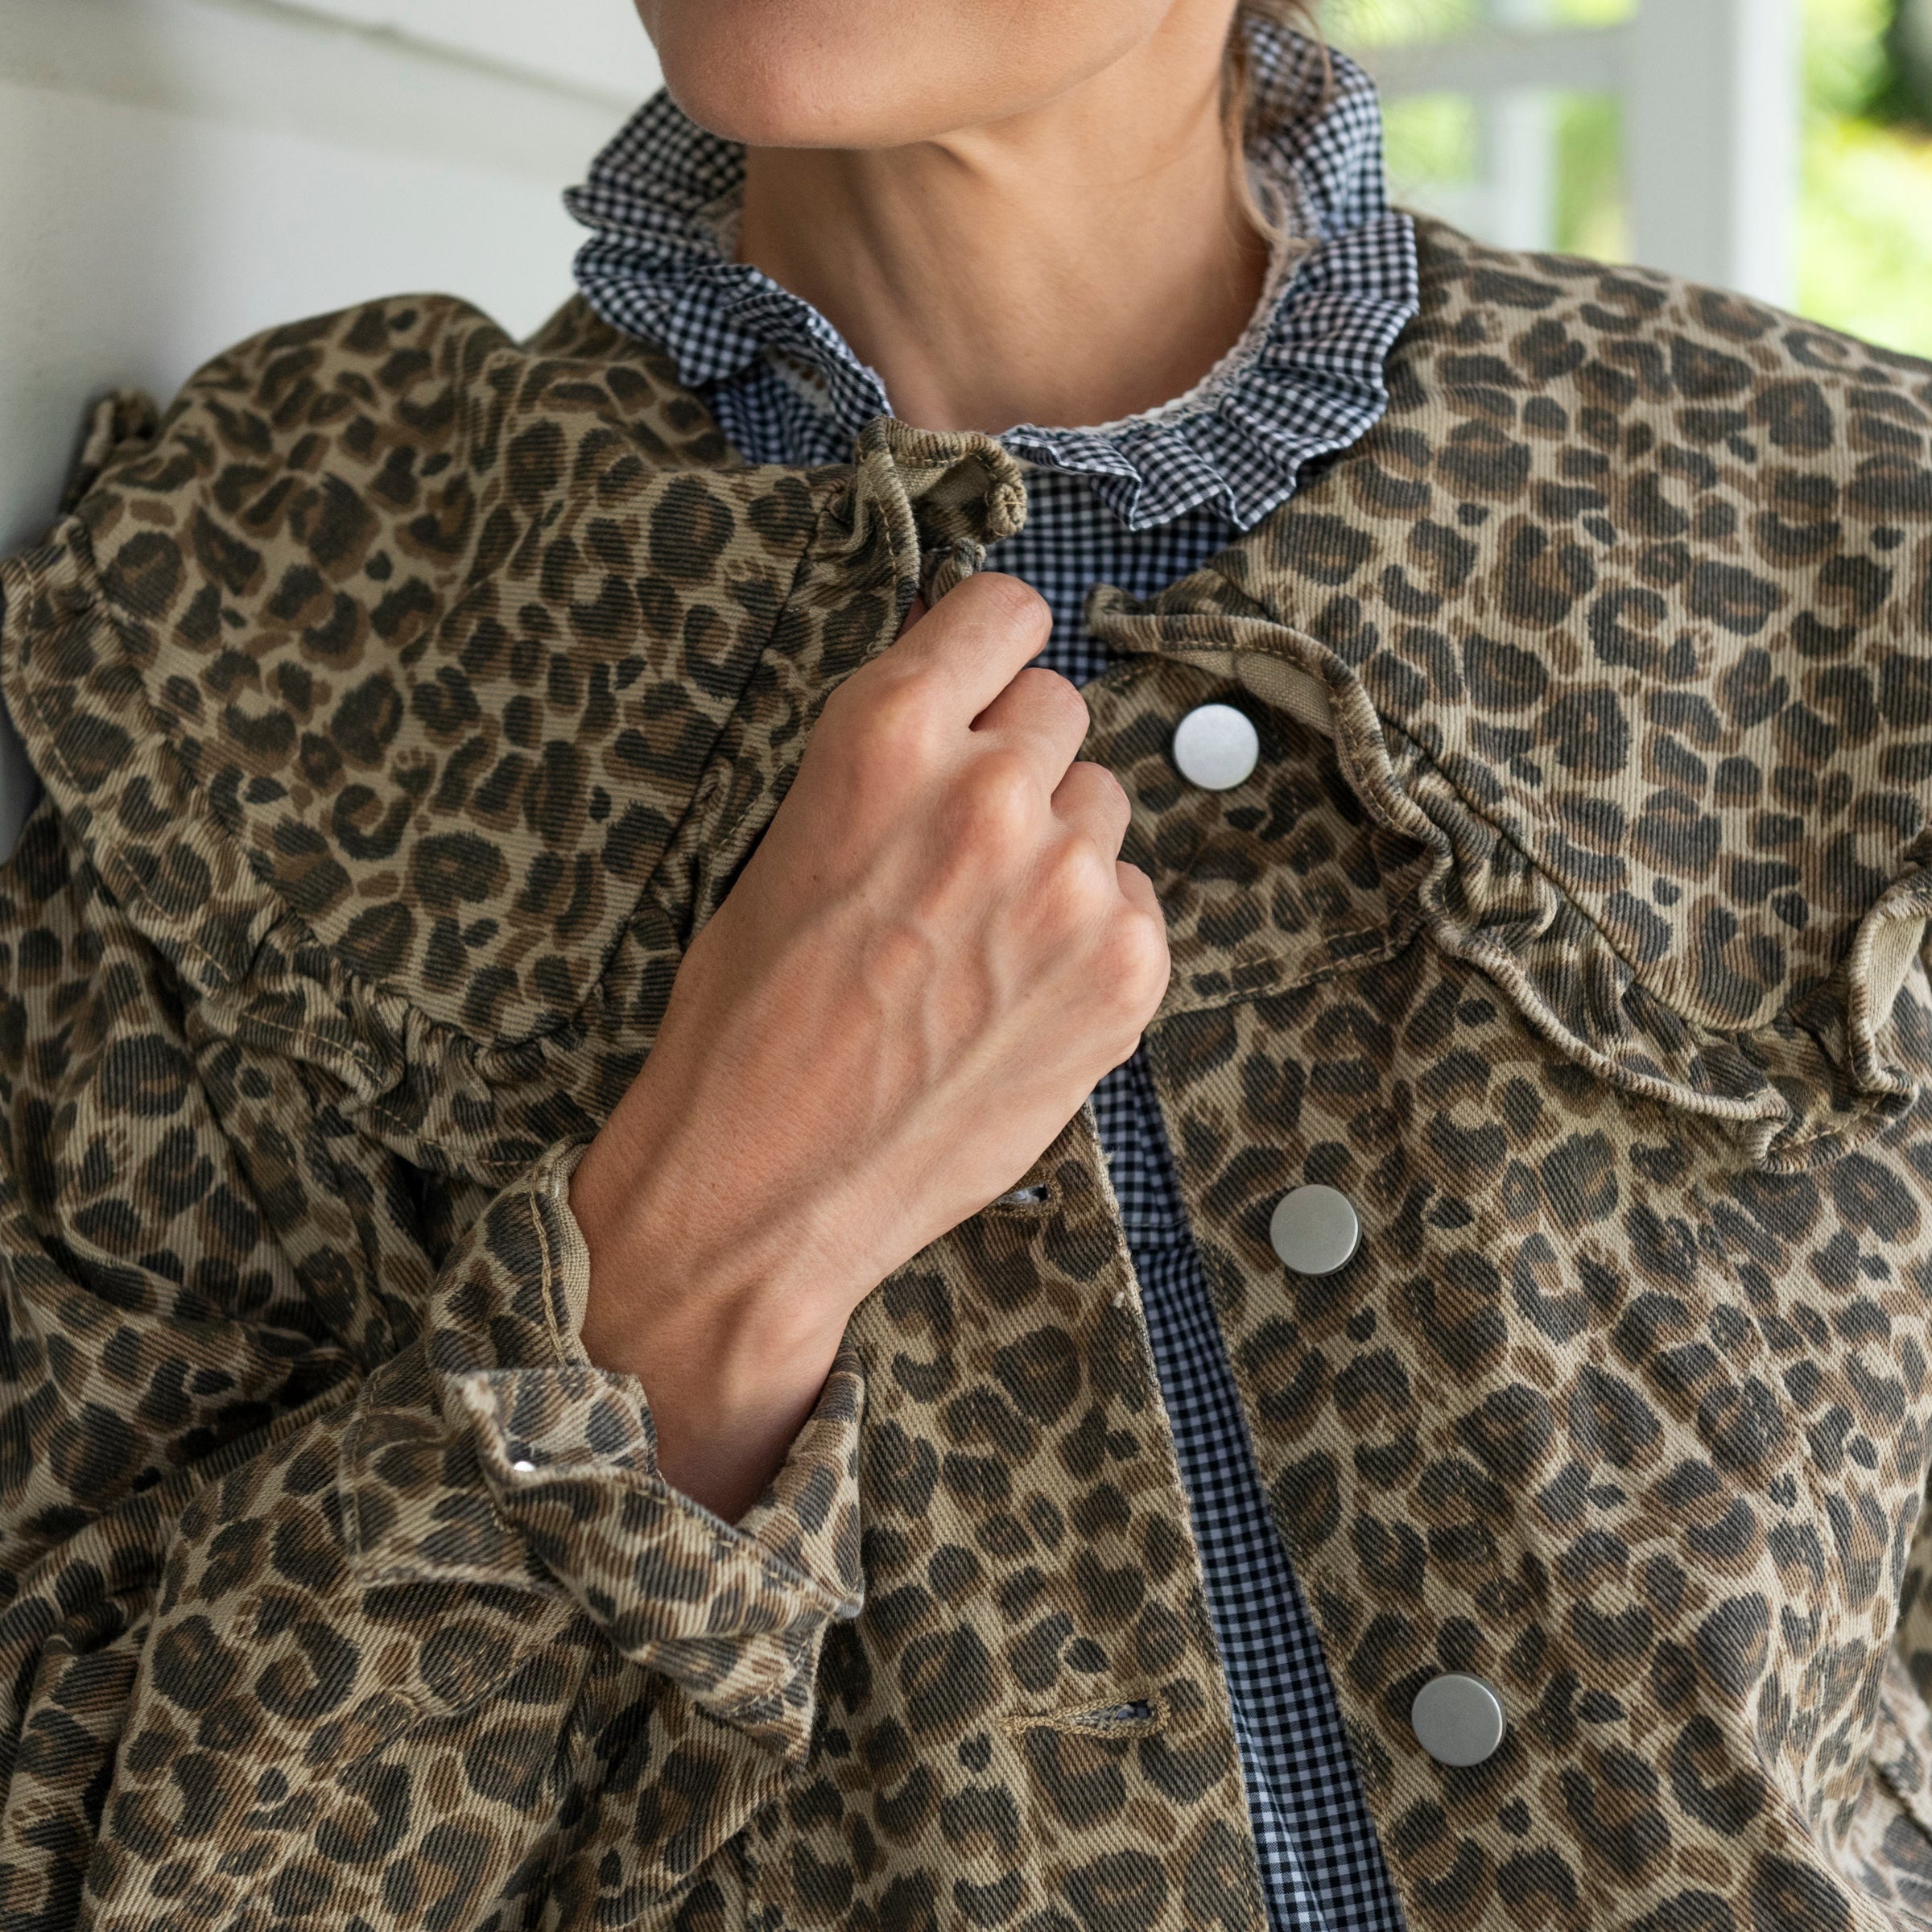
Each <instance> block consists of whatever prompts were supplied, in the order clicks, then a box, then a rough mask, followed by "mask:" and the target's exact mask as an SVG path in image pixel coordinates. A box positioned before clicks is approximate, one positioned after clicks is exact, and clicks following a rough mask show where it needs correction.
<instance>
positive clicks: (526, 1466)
mask: <svg viewBox="0 0 1932 1932" xmlns="http://www.w3.org/2000/svg"><path fill="white" fill-rule="evenodd" d="M510 1468H513V1469H514V1470H515V1471H516V1472H517V1474H518V1476H535V1474H536V1472H537V1466H536V1464H535V1463H533V1462H531V1461H530V1459H529V1458H528V1457H527V1456H521V1455H520V1456H518V1458H517V1459H516V1460H515V1461H514V1463H511V1464H510Z"/></svg>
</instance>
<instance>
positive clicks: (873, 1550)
mask: <svg viewBox="0 0 1932 1932" xmlns="http://www.w3.org/2000/svg"><path fill="white" fill-rule="evenodd" d="M645 11H646V24H647V26H648V27H649V28H650V31H651V33H652V35H653V37H654V39H655V41H656V43H657V45H658V52H659V54H660V56H661V57H662V60H663V65H664V68H665V72H666V75H667V81H668V84H669V87H670V90H671V98H672V99H675V101H677V102H678V103H679V105H678V106H675V107H674V106H672V105H671V103H670V101H665V100H660V101H658V102H654V103H653V104H651V105H649V106H647V107H646V109H644V111H643V113H642V115H641V116H640V117H639V119H638V122H636V123H635V124H634V126H633V128H632V129H630V130H626V132H625V134H623V135H621V136H620V137H619V138H618V140H617V142H615V143H614V144H613V147H612V148H611V149H610V150H609V151H608V152H607V153H606V155H605V156H604V157H602V158H601V160H600V161H599V163H598V164H597V167H596V168H595V169H594V170H593V172H592V179H591V181H590V183H589V184H588V186H587V187H586V188H584V190H583V191H580V195H579V196H578V199H577V203H576V205H577V208H578V212H579V213H580V215H582V216H583V217H584V218H585V219H586V220H587V221H588V222H589V223H590V224H591V225H592V227H593V228H594V229H596V230H597V233H596V235H595V237H593V240H592V243H591V244H590V246H588V248H587V249H586V250H585V251H584V256H583V258H582V259H581V261H580V280H581V282H582V284H583V289H584V295H583V298H582V299H580V300H579V301H577V302H576V303H572V305H571V306H570V307H569V308H566V309H565V310H564V312H562V313H561V314H560V315H559V316H558V317H557V318H556V319H555V320H554V321H553V322H552V323H551V324H550V325H549V326H548V327H547V328H546V329H545V330H544V331H543V332H542V333H541V334H540V335H539V336H538V337H537V338H535V340H534V341H532V342H531V343H530V344H528V345H516V344H514V343H511V342H510V341H508V340H506V338H505V337H504V336H502V334H501V333H500V332H498V331H497V330H495V329H494V328H493V326H492V325H491V324H489V322H488V320H487V319H486V318H484V317H482V316H478V315H477V313H476V312H474V311H473V310H470V309H468V308H465V307H464V305H463V304H461V303H456V302H454V301H452V300H449V299H443V298H423V299H398V300H393V301H388V302H381V303H372V304H370V305H369V306H367V307H365V308H361V309H359V310H357V311H355V312H352V313H348V314H345V315H341V316H329V317H324V318H320V319H318V320H315V321H313V322H309V323H305V324H297V325H295V326H293V327H291V328H287V329H283V330H280V331H277V332H274V333H273V334H271V335H270V336H266V337H264V338H262V339H260V340H258V341H255V342H253V343H250V344H245V345H242V346H241V347H240V348H238V349H236V350H234V351H232V352H230V353H229V354H228V355H227V356H225V357H221V358H219V359H218V360H217V361H216V362H214V363H213V364H211V365H209V366H208V369H205V370H204V371H203V372H202V373H201V374H200V375H199V376H198V377H196V378H195V380H194V382H192V383H191V385H190V386H189V387H188V390H186V391H185V392H184V395H183V396H182V398H180V400H179V401H178V402H177V403H176V404H175V407H173V408H172V409H171V411H169V412H168V414H167V417H166V418H165V419H162V420H160V421H159V422H157V421H155V419H154V418H153V416H152V415H151V414H150V413H149V412H147V411H144V410H143V408H142V407H141V406H140V405H139V403H138V401H135V400H133V399H125V398H124V399H122V401H121V402H120V403H117V404H115V405H112V406H109V407H106V408H105V409H104V410H103V411H101V412H100V413H99V414H98V415H97V419H96V422H95V426H94V433H93V436H91V437H90V440H89V446H88V448H87V450H86V452H85V455H84V458H83V461H82V464H81V473H80V474H79V476H78V477H77V478H76V485H75V490H74V494H73V499H72V502H73V507H72V513H71V514H69V515H68V516H67V517H65V518H64V519H63V521H62V522H60V524H59V525H58V526H56V530H54V531H53V533H52V535H51V536H50V538H49V539H48V540H47V543H45V544H44V545H43V546H41V547H39V549H37V550H35V551H32V552H30V553H28V554H27V555H25V556H23V557H21V558H18V559H14V560H12V561H11V562H10V563H9V564H6V566H5V570H4V575H3V576H0V588H3V589H4V595H5V606H4V611H3V613H0V675H3V676H4V680H5V689H6V698H7V702H8V704H9V708H10V711H11V712H12V714H13V715H14V718H15V719H16V720H17V721H18V722H19V726H20V729H21V730H22V733H23V737H25V739H26V741H27V744H28V745H29V747H30V749H31V754H32V756H33V758H34V760H35V766H36V769H37V770H39V772H40V773H41V774H42V776H43V778H44V780H45V782H46V784H47V793H48V796H47V800H46V801H45V802H44V803H43V805H42V807H40V809H39V811H38V812H37V813H36V815H35V818H34V819H33V820H32V821H31V824H30V825H29V827H28V828H27V832H26V833H25V834H24V835H23V838H22V840H21V842H20V844H19V848H18V849H17V851H16V852H15V853H14V857H13V858H12V860H11V861H10V865H9V868H8V870H7V873H6V881H5V907H6V954H5V962H6V975H7V993H8V1003H7V1006H6V1013H7V1019H8V1025H7V1028H6V1042H7V1045H6V1062H5V1064H6V1079H7V1107H6V1116H5V1117H6V1124H7V1129H8V1137H7V1141H6V1150H5V1151H6V1162H5V1173H6V1188H7V1193H6V1205H7V1214H6V1222H5V1227H6V1236H5V1249H4V1253H5V1257H6V1297H7V1298H6V1312H7V1317H8V1325H7V1328H6V1349H7V1353H6V1368H7V1373H8V1381H7V1385H6V1386H7V1394H8V1402H9V1406H8V1409H7V1418H8V1423H9V1434H8V1436H7V1442H8V1445H9V1453H8V1457H7V1461H6V1488H5V1492H4V1494H5V1500H6V1508H5V1512H4V1523H5V1529H6V1539H7V1540H6V1552H7V1556H6V1568H7V1571H8V1574H9V1576H10V1579H12V1580H13V1583H14V1591H13V1595H12V1597H11V1600H10V1603H9V1604H8V1606H7V1608H6V1612H5V1621H4V1625H3V1626H0V1628H3V1630H4V1641H5V1643H6V1659H7V1662H8V1665H9V1666H10V1668H9V1669H8V1670H6V1674H5V1677H4V1679H3V1681H5V1682H6V1683H8V1684H9V1685H10V1686H12V1689H11V1696H12V1700H13V1702H12V1708H11V1711H10V1732H9V1735H10V1737H11V1739H12V1740H13V1748H12V1751H11V1754H10V1761H9V1762H10V1769H9V1774H8V1783H7V1787H6V1805H5V1807H4V1812H3V1814H0V1819H3V1829H4V1835H5V1847H4V1851H3V1852H0V1860H3V1861H4V1864H5V1868H6V1892H5V1898H6V1909H7V1911H8V1912H9V1913H10V1914H11V1915H12V1916H13V1918H14V1919H16V1920H17V1921H19V1922H23V1923H24V1922H32V1923H34V1924H35V1925H41V1926H53V1925H62V1924H67V1923H78V1922H86V1923H88V1924H89V1925H90V1926H136V1925H139V1926H153V1925H164V1926H165V1925H188V1924H191V1923H192V1924H195V1925H200V1924H203V1923H219V1924H235V1925H250V1926H253V1925H257V1924H259V1925H262V1926H269V1925H280V1924H293V1923H302V1924H311V1925H316V1926H382V1927H387V1926H415V1925H424V1926H431V1925H433V1926H440V1927H467V1926H509V1925H512V1924H530V1925H539V1924H540V1925H555V1926H580V1925H581V1926H591V1925H651V1926H659V1925H662V1926H685V1927H700V1926H705V1927H709V1926H753V1925H755V1926H761V1927H779V1926H834V1925H836V1926H852V1927H871V1926H877V1927H888V1926H890V1927H900V1926H935V1927H936V1926H948V1927H951V1926H1014V1927H1024V1928H1026V1932H1047V1928H1059V1927H1068V1928H1073V1927H1078V1928H1081V1929H1082V1932H1100V1929H1102V1928H1105V1929H1106V1932H1113V1929H1115V1928H1129V1927H1132V1928H1136V1929H1138V1928H1144V1927H1153V1926H1175V1927H1179V1926H1197V1925H1203V1924H1208V1925H1220V1926H1227V1927H1230V1928H1232V1927H1235V1926H1240V1927H1244V1928H1249V1927H1252V1928H1261V1927H1262V1926H1273V1927H1274V1928H1277V1929H1278V1932H1288V1929H1290V1928H1293V1929H1295V1932H1302V1929H1304V1928H1307V1929H1312V1928H1315V1927H1318V1926H1322V1927H1330V1926H1331V1927H1350V1928H1355V1927H1363V1928H1367V1927H1376V1928H1393V1927H1395V1926H1399V1925H1402V1924H1403V1923H1405V1922H1406V1923H1407V1924H1408V1925H1409V1926H1412V1927H1418V1928H1419V1927H1425V1926H1426V1927H1432V1928H1433V1927H1438V1926H1439V1927H1443V1928H1445V1929H1447V1928H1451V1927H1455V1928H1460V1927H1464V1926H1472V1925H1476V1924H1481V1925H1484V1926H1488V1925H1497V1926H1518V1925H1520V1926H1525V1927H1528V1926H1538V1927H1540V1926H1592V1927H1595V1926H1620V1927H1621V1926H1643V1927H1645V1928H1646V1929H1648V1932H1689V1929H1691V1928H1697V1929H1699V1932H1701V1929H1703V1928H1706V1927H1709V1928H1711V1929H1713V1932H1719V1929H1723V1928H1729V1927H1733V1926H1735V1927H1738V1928H1740V1929H1742V1932H1771V1929H1772V1928H1777V1932H1785V1928H1793V1929H1795V1928H1801V1927H1802V1928H1805V1929H1806V1932H1811V1929H1813V1928H1819V1929H1822V1928H1825V1927H1838V1926H1843V1927H1847V1928H1848V1927H1852V1926H1859V1927H1878V1926H1885V1927H1893V1926H1907V1925H1910V1924H1914V1923H1918V1922H1920V1921H1921V1919H1922V1917H1923V1916H1924V1915H1925V1914H1926V1913H1928V1912H1932V1846H1928V1844H1927V1842H1926V1837H1925V1835H1924V1834H1925V1832H1926V1831H1927V1829H1929V1828H1932V1791H1929V1790H1928V1788H1927V1782H1926V1778H1927V1773H1926V1765H1928V1764H1929V1763H1932V1713H1929V1712H1928V1710H1927V1707H1926V1703H1925V1702H1924V1700H1923V1699H1922V1695H1921V1693H1920V1691H1919V1690H1918V1687H1917V1685H1918V1683H1919V1682H1927V1681H1932V1680H1928V1679H1927V1678H1926V1670H1928V1668H1932V1649H1928V1646H1927V1644H1926V1635H1925V1632H1924V1629H1923V1620H1924V1616H1925V1612H1924V1610H1923V1608H1922V1605H1921V1603H1920V1590H1919V1583H1918V1579H1919V1577H1920V1575H1921V1564H1920V1562H1919V1558H1918V1545H1917V1542H1916V1533H1917V1531H1918V1525H1919V1520H1920V1517H1921V1514H1922V1509H1923V1496H1924V1484H1925V1476H1926V1458H1927V1451H1928V1447H1932V1381H1929V1378H1928V1375H1927V1371H1926V1363H1927V1355H1928V1338H1927V1335H1926V1327H1927V1320H1926V1294H1927V1288H1928V1285H1929V1283H1932V1228H1928V1226H1927V1214H1926V1194H1927V1190H1928V1187H1929V1186H1932V1137H1929V1135H1928V1131H1927V1125H1928V1120H1929V1118H1932V1111H1929V1108H1932V1103H1928V1101H1927V1100H1926V1084H1927V1079H1928V1075H1929V1074H1932V1025H1929V1024H1928V1022H1932V985H1929V984H1928V981H1927V979H1926V964H1925V955H1924V952H1923V950H1922V947H1923V943H1924V940H1925V937H1926V920H1927V918H1928V916H1932V882H1928V878H1927V873H1926V860H1927V858H1928V857H1929V856H1932V840H1929V838H1928V834H1927V832H1926V826H1925V817H1926V813H1925V802H1926V796H1927V789H1928V783H1929V778H1928V774H1932V749H1929V745H1928V738H1929V735H1932V704H1928V702H1927V697H1926V688H1927V687H1926V672H1925V668H1924V667H1925V663H1926V652H1925V645H1926V634H1927V631H1928V629H1929V628H1932V493H1929V492H1928V490H1927V488H1926V475H1927V473H1928V430H1929V427H1932V370H1928V369H1926V366H1925V365H1922V364H1918V363H1914V362H1912V361H1908V360H1906V359H1905V358H1901V357H1892V356H1887V355H1885V354H1883V353H1880V352H1877V351H1875V350H1872V349H1865V348H1863V347H1861V346H1860V345H1856V344H1855V343H1852V342H1848V341H1845V340H1843V338H1839V337H1836V336H1829V335H1827V334H1825V333H1823V332H1819V331H1817V330H1814V329H1811V328H1808V327H1806V326H1804V325H1802V324H1798V323H1795V322H1794V321H1792V320H1790V319H1789V318H1786V317H1782V316H1777V315H1774V314H1773V313H1771V312H1768V311H1765V310H1762V309H1760V308H1755V307H1753V306H1752V305H1750V304H1748V303H1742V302H1740V301H1738V300H1736V299H1732V298H1729V297H1726V296H1723V295H1716V294H1713V293H1711V292H1709V291H1701V290H1697V289H1694V288H1688V287H1683V286H1682V285H1679V284H1677V283H1673V282H1671V281H1670V280H1669V279H1666V278H1662V277H1660V276H1656V275H1646V274H1643V273H1640V272H1634V271H1619V270H1605V269H1600V268H1597V267H1594V266H1591V265H1589V264H1586V263H1580V262H1567V261H1559V260H1556V259H1554V258H1543V257H1537V258H1525V257H1517V256H1511V255H1507V254H1499V253H1496V252H1495V251H1492V250H1484V249H1482V248H1480V247H1478V246H1476V245H1475V244H1473V243H1471V242H1468V241H1467V240H1466V239H1464V238H1463V237H1459V236H1457V235H1455V234H1454V233H1452V232H1451V231H1449V230H1447V229H1443V228H1442V227H1440V226H1439V225H1434V224H1426V223H1425V224H1412V223H1411V222H1410V221H1408V220H1406V218H1404V217H1398V216H1396V215H1393V214H1391V213H1389V212H1388V210H1387V209H1386V207H1385V203H1384V200H1383V194H1382V188H1381V177H1380V163H1379V156H1378V149H1377V138H1376V130H1375V121H1374V116H1373V104H1372V101H1371V98H1370V97H1369V93H1368V91H1367V89H1366V86H1365V84H1364V83H1363V82H1362V81H1361V80H1360V76H1357V75H1356V74H1355V72H1353V70H1352V69H1350V68H1348V67H1347V66H1346V65H1345V64H1341V63H1339V62H1338V63H1336V64H1335V65H1334V66H1333V68H1332V69H1325V68H1324V64H1323V61H1322V60H1321V59H1320V58H1319V55H1318V53H1317V52H1316V50H1315V48H1314V47H1313V46H1312V44H1311V43H1308V42H1307V41H1305V40H1303V39H1300V38H1298V36H1297V35H1295V34H1294V32H1293V31H1292V28H1291V27H1290V24H1289V23H1286V21H1284V20H1282V19H1277V18H1273V17H1270V16H1269V15H1268V14H1265V13H1264V12H1261V11H1260V10H1256V11H1253V12H1249V11H1243V12H1242V13H1241V14H1239V16H1238V17H1237V16H1236V14H1234V11H1233V7H1232V0H1131V3H1129V0H1053V4H1051V5H1038V6H1033V7H1031V8H1028V9H1026V10H1018V11H1015V10H1009V9H1000V10H997V12H996V11H995V10H991V9H989V8H987V7H985V6H982V5H980V4H976V3H972V0H949V3H948V0H920V4H919V7H918V9H917V10H916V14H909V10H908V9H907V8H906V6H905V5H904V4H903V0H900V4H898V5H895V6H893V7H891V9H890V11H888V10H887V9H886V6H885V0H842V3H841V4H837V5H834V4H832V3H831V0H818V3H817V4H814V5H810V6H800V7H789V8H776V7H772V6H768V5H765V4H762V3H760V0H702V4H700V0H654V4H652V5H650V6H646V9H645ZM700 130H710V131H708V132H703V131H700ZM1055 423H1059V424H1076V425H1077V424H1086V425H1088V426H1089V427H1075V428H1064V427H1063V428H1055V427H1038V426H1039V425H1052V424H1055ZM1016 424H1017V425H1020V426H1022V427H1013V425H1016ZM989 548H990V549H991V552H992V555H993V560H994V561H995V562H996V563H997V564H1000V565H1001V567H1002V568H1001V571H999V572H983V571H982V570H981V568H980V566H981V565H982V564H984V563H985V561H986V559H987V556H988V553H989ZM1096 587H1097V588H1096ZM1082 754H1084V755H1082ZM1090 1096H1091V1100H1090ZM1110 1168H1111V1170H1112V1171H1111V1174H1110V1173H1109V1169H1110Z"/></svg>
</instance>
